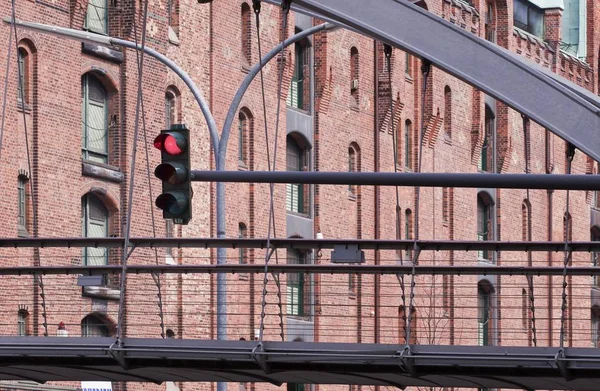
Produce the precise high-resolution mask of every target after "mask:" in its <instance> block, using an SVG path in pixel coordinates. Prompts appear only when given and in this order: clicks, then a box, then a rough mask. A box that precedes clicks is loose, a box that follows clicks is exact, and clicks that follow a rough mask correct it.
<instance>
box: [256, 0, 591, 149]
mask: <svg viewBox="0 0 600 391" xmlns="http://www.w3.org/2000/svg"><path fill="white" fill-rule="evenodd" d="M266 1H267V2H269V3H275V4H279V3H280V1H279V0H266ZM294 4H295V5H296V6H298V7H299V8H298V10H299V11H300V12H302V9H306V10H308V11H310V12H312V13H313V14H317V15H322V16H323V19H324V20H327V21H329V22H336V23H339V24H340V25H342V26H348V27H350V28H351V29H354V30H356V31H359V32H362V33H363V34H365V35H368V36H370V37H372V38H375V39H378V40H380V41H382V42H384V43H387V44H389V45H391V46H393V47H397V48H400V49H402V50H405V51H408V52H409V53H411V54H413V55H416V56H418V57H420V58H422V59H425V60H428V61H430V62H431V63H432V64H433V65H435V66H436V67H438V68H440V69H442V70H443V71H445V72H448V73H449V74H451V75H453V76H455V77H457V78H459V79H461V80H463V81H465V82H466V83H468V84H470V85H472V86H474V87H477V88H478V89H480V90H481V91H483V92H485V93H486V94H488V95H490V96H492V97H494V98H496V99H498V100H500V101H502V102H504V103H505V104H507V105H508V106H510V107H511V108H513V109H515V110H516V111H518V112H520V113H522V114H524V115H526V116H527V117H529V118H530V119H532V120H533V121H535V122H537V123H539V124H541V125H542V126H544V127H546V128H548V129H549V130H550V131H552V132H553V133H554V134H556V135H558V136H560V137H562V138H563V139H565V140H567V141H569V142H571V143H572V144H574V145H575V146H576V147H577V148H579V149H581V150H582V151H583V152H585V153H586V154H588V155H589V156H591V157H593V158H594V159H595V160H600V137H598V132H599V131H600V99H599V98H598V97H594V96H593V95H591V94H590V93H589V91H586V90H585V89H583V88H580V87H577V86H575V85H573V84H570V83H567V82H565V81H563V80H562V79H561V78H559V77H558V76H552V75H549V73H548V72H542V71H540V70H539V69H537V68H536V67H535V66H532V65H531V62H529V61H527V60H525V59H523V58H519V57H517V56H515V55H514V54H513V53H510V52H509V51H507V50H505V49H503V48H501V47H498V46H497V45H495V44H493V43H491V42H488V41H486V40H484V39H481V38H479V37H477V36H475V35H473V34H471V33H470V32H468V31H465V30H462V29H461V28H459V27H458V26H456V25H453V24H452V23H449V22H447V21H445V20H443V19H441V18H439V17H438V16H436V15H434V14H432V13H429V12H427V11H426V10H424V9H422V8H420V7H418V6H415V5H413V4H411V3H410V2H408V1H406V0H373V1H371V2H369V3H368V4H366V3H365V2H364V1H363V0H294ZM442 37H443V39H441V38H442Z"/></svg>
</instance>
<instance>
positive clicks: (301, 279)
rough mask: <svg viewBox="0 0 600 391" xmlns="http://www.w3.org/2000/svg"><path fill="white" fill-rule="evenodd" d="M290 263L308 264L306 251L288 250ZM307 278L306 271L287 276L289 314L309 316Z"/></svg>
mask: <svg viewBox="0 0 600 391" xmlns="http://www.w3.org/2000/svg"><path fill="white" fill-rule="evenodd" d="M288 263H289V264H292V265H294V264H296V265H298V264H301V265H303V264H306V263H307V262H306V253H301V252H298V251H294V250H288ZM306 283H307V279H306V276H305V274H304V273H289V274H288V278H287V314H288V315H291V316H302V317H304V316H307V315H308V311H307V308H306V302H307V299H308V297H307V295H306V293H307V286H306Z"/></svg>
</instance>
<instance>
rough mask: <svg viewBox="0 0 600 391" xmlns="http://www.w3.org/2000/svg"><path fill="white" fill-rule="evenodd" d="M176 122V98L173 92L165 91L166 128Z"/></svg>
mask: <svg viewBox="0 0 600 391" xmlns="http://www.w3.org/2000/svg"><path fill="white" fill-rule="evenodd" d="M176 123H177V99H176V97H175V94H174V93H173V92H171V91H167V93H166V94H165V125H166V127H167V129H170V128H171V125H174V124H176Z"/></svg>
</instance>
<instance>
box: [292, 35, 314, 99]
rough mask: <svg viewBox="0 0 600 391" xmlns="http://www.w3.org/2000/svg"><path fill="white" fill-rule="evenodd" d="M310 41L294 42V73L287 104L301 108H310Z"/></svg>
mask: <svg viewBox="0 0 600 391" xmlns="http://www.w3.org/2000/svg"><path fill="white" fill-rule="evenodd" d="M308 49H309V43H308V40H302V41H300V42H296V43H295V44H294V56H295V57H294V73H293V75H292V82H291V83H290V90H289V92H288V96H287V100H286V104H287V105H288V106H290V107H295V108H297V109H301V110H309V99H308V98H309V93H310V83H309V78H310V77H309V76H310V74H309V72H308V71H309V65H310V57H309V50H308Z"/></svg>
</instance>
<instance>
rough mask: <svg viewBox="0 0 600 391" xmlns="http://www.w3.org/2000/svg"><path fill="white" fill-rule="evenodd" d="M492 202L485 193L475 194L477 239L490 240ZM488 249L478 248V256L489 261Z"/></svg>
mask: <svg viewBox="0 0 600 391" xmlns="http://www.w3.org/2000/svg"><path fill="white" fill-rule="evenodd" d="M491 210H492V203H491V200H490V198H489V196H488V195H487V194H484V193H480V194H478V195H477V240H480V241H487V240H492V221H491V218H492V214H491ZM490 255H491V254H490V252H489V251H488V250H480V251H479V252H478V258H479V260H482V261H488V262H489V261H491V259H490V258H491V257H490Z"/></svg>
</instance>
